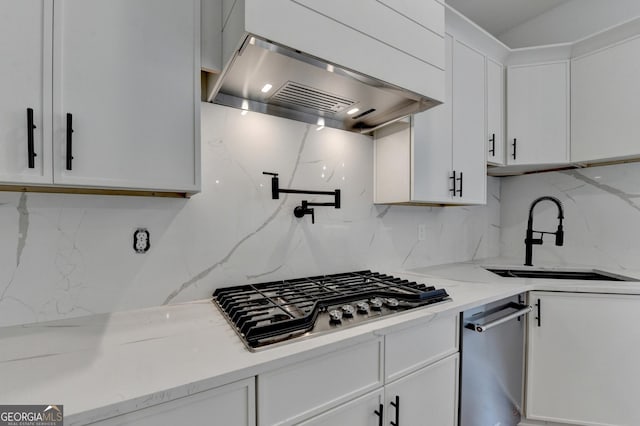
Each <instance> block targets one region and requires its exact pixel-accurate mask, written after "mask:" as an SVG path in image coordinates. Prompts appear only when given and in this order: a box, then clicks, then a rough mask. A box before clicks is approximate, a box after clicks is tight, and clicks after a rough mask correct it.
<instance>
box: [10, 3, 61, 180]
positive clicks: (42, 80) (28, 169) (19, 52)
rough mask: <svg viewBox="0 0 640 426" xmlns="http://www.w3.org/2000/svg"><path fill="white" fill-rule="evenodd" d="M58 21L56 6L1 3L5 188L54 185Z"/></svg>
mask: <svg viewBox="0 0 640 426" xmlns="http://www.w3.org/2000/svg"><path fill="white" fill-rule="evenodd" d="M52 17H53V2H52V1H51V0H8V1H2V2H0V75H1V76H2V78H0V93H1V94H2V95H1V96H0V181H2V182H7V183H24V182H34V183H35V182H37V183H48V182H51V151H50V147H51V145H50V142H49V141H50V140H51V37H52V33H51V25H52ZM29 109H30V110H31V112H30V113H28V112H27V111H28V110H29ZM28 114H31V115H32V123H30V122H29V120H28ZM30 124H32V126H29V125H30ZM30 134H31V135H32V136H31V137H30ZM30 141H31V142H30ZM30 144H31V145H32V146H33V151H32V152H33V153H34V154H35V155H31V156H30V155H29V153H30V148H29V145H30ZM30 159H31V164H30V161H29V160H30Z"/></svg>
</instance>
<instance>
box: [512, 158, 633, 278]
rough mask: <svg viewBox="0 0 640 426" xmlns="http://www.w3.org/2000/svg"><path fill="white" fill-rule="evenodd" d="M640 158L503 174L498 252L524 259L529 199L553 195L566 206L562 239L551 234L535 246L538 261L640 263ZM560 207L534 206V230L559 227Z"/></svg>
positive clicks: (627, 265)
mask: <svg viewBox="0 0 640 426" xmlns="http://www.w3.org/2000/svg"><path fill="white" fill-rule="evenodd" d="M639 182H640V163H628V164H620V165H610V166H601V167H592V168H585V169H575V170H568V171H561V172H550V173H539V174H532V175H525V176H518V177H509V178H504V179H503V180H502V203H501V225H502V232H501V238H500V253H501V255H502V256H508V257H514V256H515V257H517V258H518V259H522V260H523V261H524V248H525V246H524V237H525V231H526V228H527V218H528V214H529V205H530V204H531V202H532V201H533V200H534V199H536V198H537V197H539V196H543V195H551V196H554V197H557V198H558V199H560V201H562V203H563V206H564V214H565V220H564V231H565V237H564V245H563V246H561V247H557V246H555V245H554V239H553V236H552V235H547V236H545V237H544V244H543V245H542V246H534V248H533V264H534V265H535V264H536V261H539V262H542V261H546V262H553V263H560V264H578V265H598V266H601V267H616V268H622V269H640V226H639V225H638V224H637V223H636V220H638V223H640V189H639V186H638V183H639ZM556 212H557V210H556V207H555V205H554V204H552V203H550V202H541V203H540V204H538V206H537V207H536V208H535V213H534V226H533V228H534V229H535V230H540V231H555V230H556V225H557V218H556V217H557V213H556Z"/></svg>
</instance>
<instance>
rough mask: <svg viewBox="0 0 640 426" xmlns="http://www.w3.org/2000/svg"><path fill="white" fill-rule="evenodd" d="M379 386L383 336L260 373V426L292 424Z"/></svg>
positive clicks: (380, 382)
mask: <svg viewBox="0 0 640 426" xmlns="http://www.w3.org/2000/svg"><path fill="white" fill-rule="evenodd" d="M311 384H313V386H310V385H311ZM380 386H382V339H375V340H371V341H368V342H364V343H359V344H357V345H353V346H350V347H348V348H346V349H342V350H339V351H336V352H333V353H329V354H325V355H322V356H319V357H316V358H313V359H310V360H306V361H302V362H299V363H296V364H293V365H290V366H287V367H283V368H281V369H278V370H275V371H272V372H269V373H266V374H261V375H260V376H258V425H261V426H273V425H290V424H293V423H295V422H297V421H300V420H302V419H305V418H309V417H311V416H313V415H316V414H318V413H320V412H322V411H326V410H328V409H330V408H332V407H334V406H336V405H338V404H341V403H343V402H345V401H347V400H349V399H352V398H354V397H357V396H359V395H362V394H364V393H366V392H369V391H372V390H374V389H376V388H378V387H380Z"/></svg>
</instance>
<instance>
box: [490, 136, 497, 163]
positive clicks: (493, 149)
mask: <svg viewBox="0 0 640 426" xmlns="http://www.w3.org/2000/svg"><path fill="white" fill-rule="evenodd" d="M489 142H491V149H490V150H489V154H491V156H492V157H495V156H496V134H495V133H492V134H491V139H489Z"/></svg>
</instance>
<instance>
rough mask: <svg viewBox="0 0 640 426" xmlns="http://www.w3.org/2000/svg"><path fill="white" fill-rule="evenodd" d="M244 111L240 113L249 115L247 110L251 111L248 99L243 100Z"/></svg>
mask: <svg viewBox="0 0 640 426" xmlns="http://www.w3.org/2000/svg"><path fill="white" fill-rule="evenodd" d="M241 109H242V112H241V113H240V115H247V112H249V101H248V100H246V99H245V100H243V101H242V107H241Z"/></svg>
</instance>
